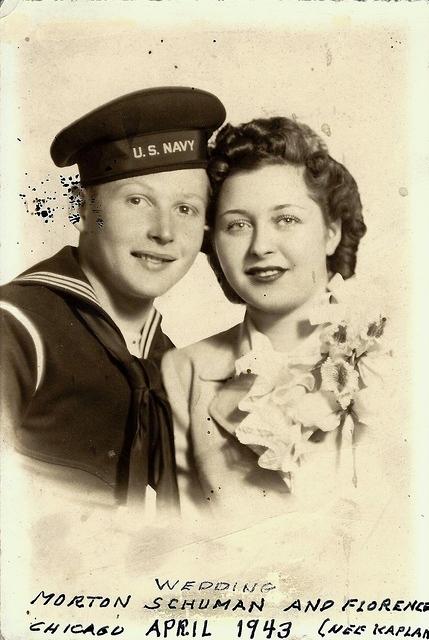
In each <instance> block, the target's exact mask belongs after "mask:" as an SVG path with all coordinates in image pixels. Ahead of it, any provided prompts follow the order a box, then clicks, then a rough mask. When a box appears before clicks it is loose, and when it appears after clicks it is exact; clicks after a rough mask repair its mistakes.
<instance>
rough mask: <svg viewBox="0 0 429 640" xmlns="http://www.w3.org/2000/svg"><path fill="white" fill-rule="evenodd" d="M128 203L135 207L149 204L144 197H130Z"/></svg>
mask: <svg viewBox="0 0 429 640" xmlns="http://www.w3.org/2000/svg"><path fill="white" fill-rule="evenodd" d="M127 202H128V203H129V204H132V205H134V206H135V207H136V206H138V205H141V204H148V202H147V200H146V198H143V197H142V196H129V197H128V198H127Z"/></svg>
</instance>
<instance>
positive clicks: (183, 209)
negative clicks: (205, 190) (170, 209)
mask: <svg viewBox="0 0 429 640" xmlns="http://www.w3.org/2000/svg"><path fill="white" fill-rule="evenodd" d="M177 211H178V212H179V213H181V214H182V215H184V216H189V215H196V214H197V213H198V209H197V208H196V207H191V205H190V204H179V205H177Z"/></svg>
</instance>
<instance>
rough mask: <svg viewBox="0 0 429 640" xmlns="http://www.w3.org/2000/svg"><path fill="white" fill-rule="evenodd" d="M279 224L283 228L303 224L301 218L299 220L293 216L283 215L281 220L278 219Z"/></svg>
mask: <svg viewBox="0 0 429 640" xmlns="http://www.w3.org/2000/svg"><path fill="white" fill-rule="evenodd" d="M276 222H277V224H279V225H281V226H282V227H290V226H293V225H294V224H298V223H300V222H301V220H300V218H297V217H296V216H291V215H286V214H285V215H282V216H280V217H279V218H277V219H276Z"/></svg>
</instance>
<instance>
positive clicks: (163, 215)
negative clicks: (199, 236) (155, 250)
mask: <svg viewBox="0 0 429 640" xmlns="http://www.w3.org/2000/svg"><path fill="white" fill-rule="evenodd" d="M148 236H149V238H150V239H151V240H154V241H155V242H158V243H159V244H168V243H169V242H172V240H173V237H174V235H173V220H172V214H171V212H170V211H166V210H162V209H158V211H157V212H156V213H155V215H154V216H153V218H152V221H151V224H150V226H149V230H148Z"/></svg>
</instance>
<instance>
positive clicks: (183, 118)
mask: <svg viewBox="0 0 429 640" xmlns="http://www.w3.org/2000/svg"><path fill="white" fill-rule="evenodd" d="M225 116H226V113H225V108H224V106H223V104H222V102H221V101H220V100H219V98H217V97H216V96H215V95H213V94H212V93H209V92H207V91H202V90H200V89H195V88H192V87H155V88H151V89H144V90H141V91H135V92H134V93H129V94H127V95H124V96H121V97H120V98H117V99H115V100H112V101H111V102H108V103H107V104H105V105H103V106H101V107H99V108H98V109H95V110H94V111H91V112H90V113H88V114H86V115H85V116H83V117H82V118H79V119H78V120H76V121H75V122H73V123H72V124H71V125H69V126H68V127H66V128H65V129H63V130H62V131H60V132H59V133H58V135H57V136H55V138H54V141H53V143H52V145H51V157H52V159H53V161H54V162H55V164H56V165H57V166H58V167H68V166H70V165H73V164H77V165H78V167H79V174H80V182H81V185H82V186H89V185H94V184H102V183H104V182H110V181H112V180H120V179H121V178H127V177H133V176H138V175H144V174H147V173H158V172H161V171H174V170H177V169H193V168H205V167H206V166H207V143H208V140H209V138H210V137H211V135H212V134H213V132H214V131H215V130H216V129H218V128H219V127H220V126H221V125H222V123H223V122H224V120H225Z"/></svg>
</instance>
